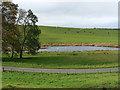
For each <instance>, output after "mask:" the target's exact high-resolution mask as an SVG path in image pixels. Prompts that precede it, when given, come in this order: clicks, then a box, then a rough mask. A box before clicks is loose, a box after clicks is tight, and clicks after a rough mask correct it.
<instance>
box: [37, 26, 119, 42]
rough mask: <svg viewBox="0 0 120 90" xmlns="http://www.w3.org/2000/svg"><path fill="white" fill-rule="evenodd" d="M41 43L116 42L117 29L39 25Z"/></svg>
mask: <svg viewBox="0 0 120 90" xmlns="http://www.w3.org/2000/svg"><path fill="white" fill-rule="evenodd" d="M39 28H40V29H41V35H40V42H41V43H50V44H51V43H106V44H107V43H118V30H109V29H81V28H65V27H57V28H56V27H48V26H39Z"/></svg>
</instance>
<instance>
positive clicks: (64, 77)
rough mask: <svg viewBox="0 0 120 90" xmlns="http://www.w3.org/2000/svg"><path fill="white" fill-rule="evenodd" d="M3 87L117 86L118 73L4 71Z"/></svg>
mask: <svg viewBox="0 0 120 90" xmlns="http://www.w3.org/2000/svg"><path fill="white" fill-rule="evenodd" d="M2 74H3V77H2V84H3V85H2V86H3V88H13V87H14V88H117V87H118V73H117V72H111V73H89V74H76V73H73V74H68V73H66V74H62V73H61V74H58V73H52V74H51V73H33V72H16V71H6V72H3V73H2Z"/></svg>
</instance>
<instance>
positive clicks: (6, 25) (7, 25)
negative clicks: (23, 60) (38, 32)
mask: <svg viewBox="0 0 120 90" xmlns="http://www.w3.org/2000/svg"><path fill="white" fill-rule="evenodd" d="M17 13H18V5H17V4H14V3H12V2H2V46H3V52H6V47H11V48H12V56H11V57H13V55H14V51H15V50H16V51H17V52H19V50H18V49H19V44H20V43H19V42H18V41H19V39H20V32H19V30H18V28H17V26H16V25H15V23H16V19H17Z"/></svg>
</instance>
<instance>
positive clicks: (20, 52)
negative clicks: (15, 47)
mask: <svg viewBox="0 0 120 90" xmlns="http://www.w3.org/2000/svg"><path fill="white" fill-rule="evenodd" d="M20 58H22V50H20Z"/></svg>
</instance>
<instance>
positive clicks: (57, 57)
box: [2, 50, 118, 69]
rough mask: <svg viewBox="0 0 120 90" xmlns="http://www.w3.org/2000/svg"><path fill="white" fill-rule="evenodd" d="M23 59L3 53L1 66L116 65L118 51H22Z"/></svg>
mask: <svg viewBox="0 0 120 90" xmlns="http://www.w3.org/2000/svg"><path fill="white" fill-rule="evenodd" d="M23 57H24V58H23V59H20V58H17V57H16V58H13V59H11V58H9V57H6V56H5V55H3V62H2V65H3V66H11V67H27V68H42V69H82V68H85V69H87V68H91V69H92V68H110V67H118V51H117V50H112V51H109V50H108V51H104V50H103V51H84V52H40V53H38V54H37V55H35V56H33V55H28V54H26V53H24V55H23Z"/></svg>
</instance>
